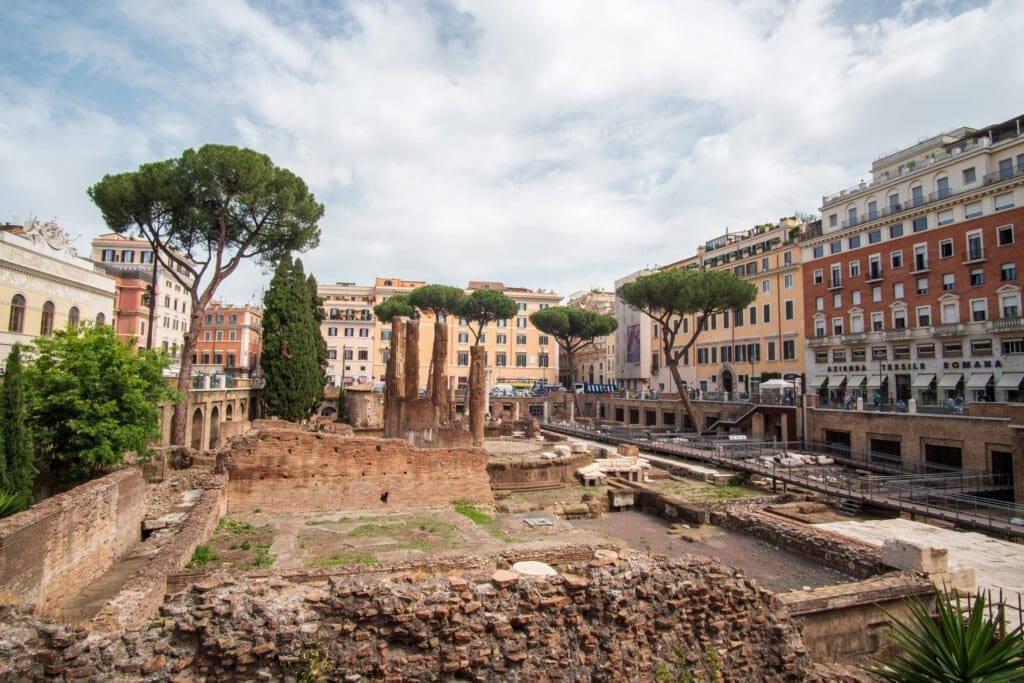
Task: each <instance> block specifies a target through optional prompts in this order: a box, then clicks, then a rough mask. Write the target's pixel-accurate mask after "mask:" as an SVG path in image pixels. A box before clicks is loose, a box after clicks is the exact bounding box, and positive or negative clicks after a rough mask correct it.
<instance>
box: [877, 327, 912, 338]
mask: <svg viewBox="0 0 1024 683" xmlns="http://www.w3.org/2000/svg"><path fill="white" fill-rule="evenodd" d="M909 336H910V328H908V327H897V328H896V329H893V330H886V331H885V332H884V333H883V334H882V338H883V339H903V338H904V337H909Z"/></svg>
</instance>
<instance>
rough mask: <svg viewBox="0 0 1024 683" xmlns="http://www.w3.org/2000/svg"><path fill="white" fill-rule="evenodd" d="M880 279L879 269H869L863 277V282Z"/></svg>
mask: <svg viewBox="0 0 1024 683" xmlns="http://www.w3.org/2000/svg"><path fill="white" fill-rule="evenodd" d="M881 279H882V269H881V268H869V269H868V272H867V275H865V277H864V281H865V282H871V281H873V280H881Z"/></svg>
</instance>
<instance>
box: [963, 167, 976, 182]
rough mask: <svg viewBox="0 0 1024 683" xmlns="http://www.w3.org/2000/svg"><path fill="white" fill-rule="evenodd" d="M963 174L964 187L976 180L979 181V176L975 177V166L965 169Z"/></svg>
mask: <svg viewBox="0 0 1024 683" xmlns="http://www.w3.org/2000/svg"><path fill="white" fill-rule="evenodd" d="M963 173H964V185H970V184H971V183H973V182H974V181H975V180H977V175H975V172H974V167H973V166H971V167H970V168H965V169H964V172H963Z"/></svg>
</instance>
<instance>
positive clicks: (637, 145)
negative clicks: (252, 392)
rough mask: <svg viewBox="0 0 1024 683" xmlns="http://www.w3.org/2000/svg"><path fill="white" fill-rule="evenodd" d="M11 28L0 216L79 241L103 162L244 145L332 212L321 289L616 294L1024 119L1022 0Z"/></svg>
mask: <svg viewBox="0 0 1024 683" xmlns="http://www.w3.org/2000/svg"><path fill="white" fill-rule="evenodd" d="M0 29H2V33H3V36H4V38H3V40H2V41H0V67H2V68H0V157H2V163H0V221H10V222H16V223H22V222H24V221H25V220H26V219H28V218H30V217H32V216H38V217H40V218H42V219H49V218H51V217H54V216H56V217H58V219H59V221H60V223H61V224H62V225H63V226H64V227H65V229H66V230H67V231H68V232H69V233H70V234H72V235H81V237H80V238H79V239H78V242H77V245H78V247H79V252H80V253H87V252H88V242H89V240H90V239H91V238H92V237H93V236H94V235H97V234H100V233H102V232H105V231H106V230H105V227H104V225H103V224H102V220H101V218H100V215H99V212H98V211H97V210H96V208H95V207H94V206H93V205H92V204H91V202H90V201H89V199H88V197H87V196H86V192H85V191H86V188H87V187H89V186H90V185H91V184H92V183H94V182H96V181H97V180H99V179H100V178H101V177H102V176H103V175H104V174H105V173H114V172H120V171H126V170H134V169H135V168H137V167H138V165H139V164H141V163H145V162H147V161H153V160H157V159H164V158H168V157H171V156H176V155H178V154H180V152H181V151H182V150H183V149H186V148H189V147H197V146H199V145H202V144H204V143H207V142H218V143H228V144H235V145H243V146H248V147H252V148H254V149H257V150H259V151H262V152H265V153H267V154H269V155H270V156H271V158H272V159H273V160H274V162H275V163H276V164H278V165H279V166H284V167H287V168H289V169H291V170H292V171H294V172H295V173H297V174H298V175H300V176H302V177H303V178H304V179H305V180H306V181H307V183H308V184H309V185H310V187H311V188H312V190H313V192H314V193H315V194H316V196H317V198H318V199H319V200H320V201H322V202H323V203H324V204H325V205H326V214H325V216H324V219H323V221H322V222H321V229H322V237H321V241H320V246H319V247H318V248H317V249H315V250H313V251H311V252H309V253H307V254H305V255H304V256H303V260H304V262H305V263H306V266H307V270H311V271H312V272H313V273H314V274H315V275H316V276H317V278H318V279H319V280H320V281H321V282H335V281H350V282H357V283H369V282H371V281H372V279H373V278H374V277H375V276H378V275H380V276H390V277H402V278H407V279H420V280H426V281H430V282H443V283H447V284H465V283H466V281H467V280H469V279H488V280H501V281H504V282H505V283H506V284H510V285H521V286H527V287H531V288H546V289H554V290H556V291H558V292H559V293H562V294H569V293H571V292H573V291H576V290H581V289H587V288H591V287H599V286H604V287H611V285H612V282H613V281H614V280H615V279H616V278H618V277H621V276H622V275H625V274H627V273H630V272H632V271H635V270H637V269H639V268H643V267H645V266H648V265H653V264H664V263H668V262H671V261H674V260H676V259H678V258H681V257H683V256H686V255H689V254H692V253H693V252H694V250H695V247H696V245H697V244H698V243H700V242H702V241H704V240H706V239H708V238H709V237H713V236H715V235H718V234H721V233H723V232H724V231H725V230H726V229H727V228H728V229H731V230H739V229H745V228H748V227H751V226H753V225H755V224H757V223H763V222H766V221H769V220H776V219H778V218H779V217H780V216H785V215H792V214H793V213H794V212H796V211H801V212H807V213H814V212H816V210H817V209H818V207H819V204H820V202H821V197H822V195H824V194H831V193H832V192H835V191H838V190H839V189H842V188H845V187H848V186H852V185H854V184H856V183H857V182H858V181H859V180H860V179H862V178H866V177H867V176H868V170H869V168H870V164H871V161H872V160H873V159H875V158H876V157H877V156H879V155H880V154H881V153H883V152H886V151H888V150H890V149H892V148H895V147H897V146H905V145H908V144H912V143H913V142H915V141H916V140H917V139H918V138H920V137H922V136H926V135H930V134H934V133H937V132H940V131H942V130H947V129H950V128H954V127H957V126H960V125H970V126H975V127H980V126H983V125H985V124H989V123H994V122H997V121H1002V120H1005V119H1008V118H1011V117H1013V116H1015V115H1018V114H1021V113H1024V51H1022V50H1021V49H1020V36H1022V35H1024V3H1021V2H1020V1H1019V0H1004V1H1002V2H1000V1H998V0H996V1H994V2H980V1H978V2H975V1H971V0H966V1H961V0H957V1H951V2H943V1H933V2H923V1H919V0H907V1H906V2H895V1H879V2H874V3H872V2H868V0H832V1H829V0H810V1H806V2H804V1H798V0H794V1H792V2H773V1H771V0H751V1H749V2H744V1H734V2H729V1H727V0H710V1H707V2H704V1H702V0H685V1H684V0H680V1H678V2H655V1H652V2H648V1H646V0H621V1H619V2H610V1H609V2H602V1H599V0H578V1H575V0H539V1H537V2H532V1H530V0H514V1H513V0H506V1H498V0H491V1H482V2H475V1H473V0H422V1H415V0H409V1H407V2H387V1H382V0H369V1H364V0H352V1H347V0H346V1H341V0H339V1H336V2H328V1H326V0H324V1H316V0H260V1H257V0H251V1H249V2H246V1H245V0H205V1H189V0H177V1H175V2H158V1H157V0H152V1H150V0H126V1H125V2H123V3H121V2H116V1H115V0H109V1H105V2H104V1H99V2H88V3H87V2H78V1H69V2H66V3H61V2H38V1H29V0H26V1H20V0H12V1H11V2H7V3H4V11H3V13H2V15H0ZM264 281H265V279H264V277H263V276H262V275H261V274H260V273H259V272H258V271H256V270H255V269H250V270H249V271H247V272H239V273H237V274H236V275H234V276H233V277H232V278H231V279H230V280H229V281H228V282H227V283H226V284H225V285H224V288H223V290H222V293H223V296H224V298H225V299H226V300H228V301H231V302H233V303H239V304H241V303H248V302H250V301H251V300H252V298H253V296H254V295H256V296H259V292H260V289H261V287H262V283H263V282H264Z"/></svg>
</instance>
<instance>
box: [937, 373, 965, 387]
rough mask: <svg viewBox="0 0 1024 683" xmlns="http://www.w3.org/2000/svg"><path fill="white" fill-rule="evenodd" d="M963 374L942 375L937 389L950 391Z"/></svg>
mask: <svg viewBox="0 0 1024 683" xmlns="http://www.w3.org/2000/svg"><path fill="white" fill-rule="evenodd" d="M963 376H964V375H963V373H961V372H954V373H953V374H951V375H943V376H942V379H940V380H939V389H952V388H953V387H955V386H956V385H957V384H959V383H960V379H961V378H962V377H963Z"/></svg>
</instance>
